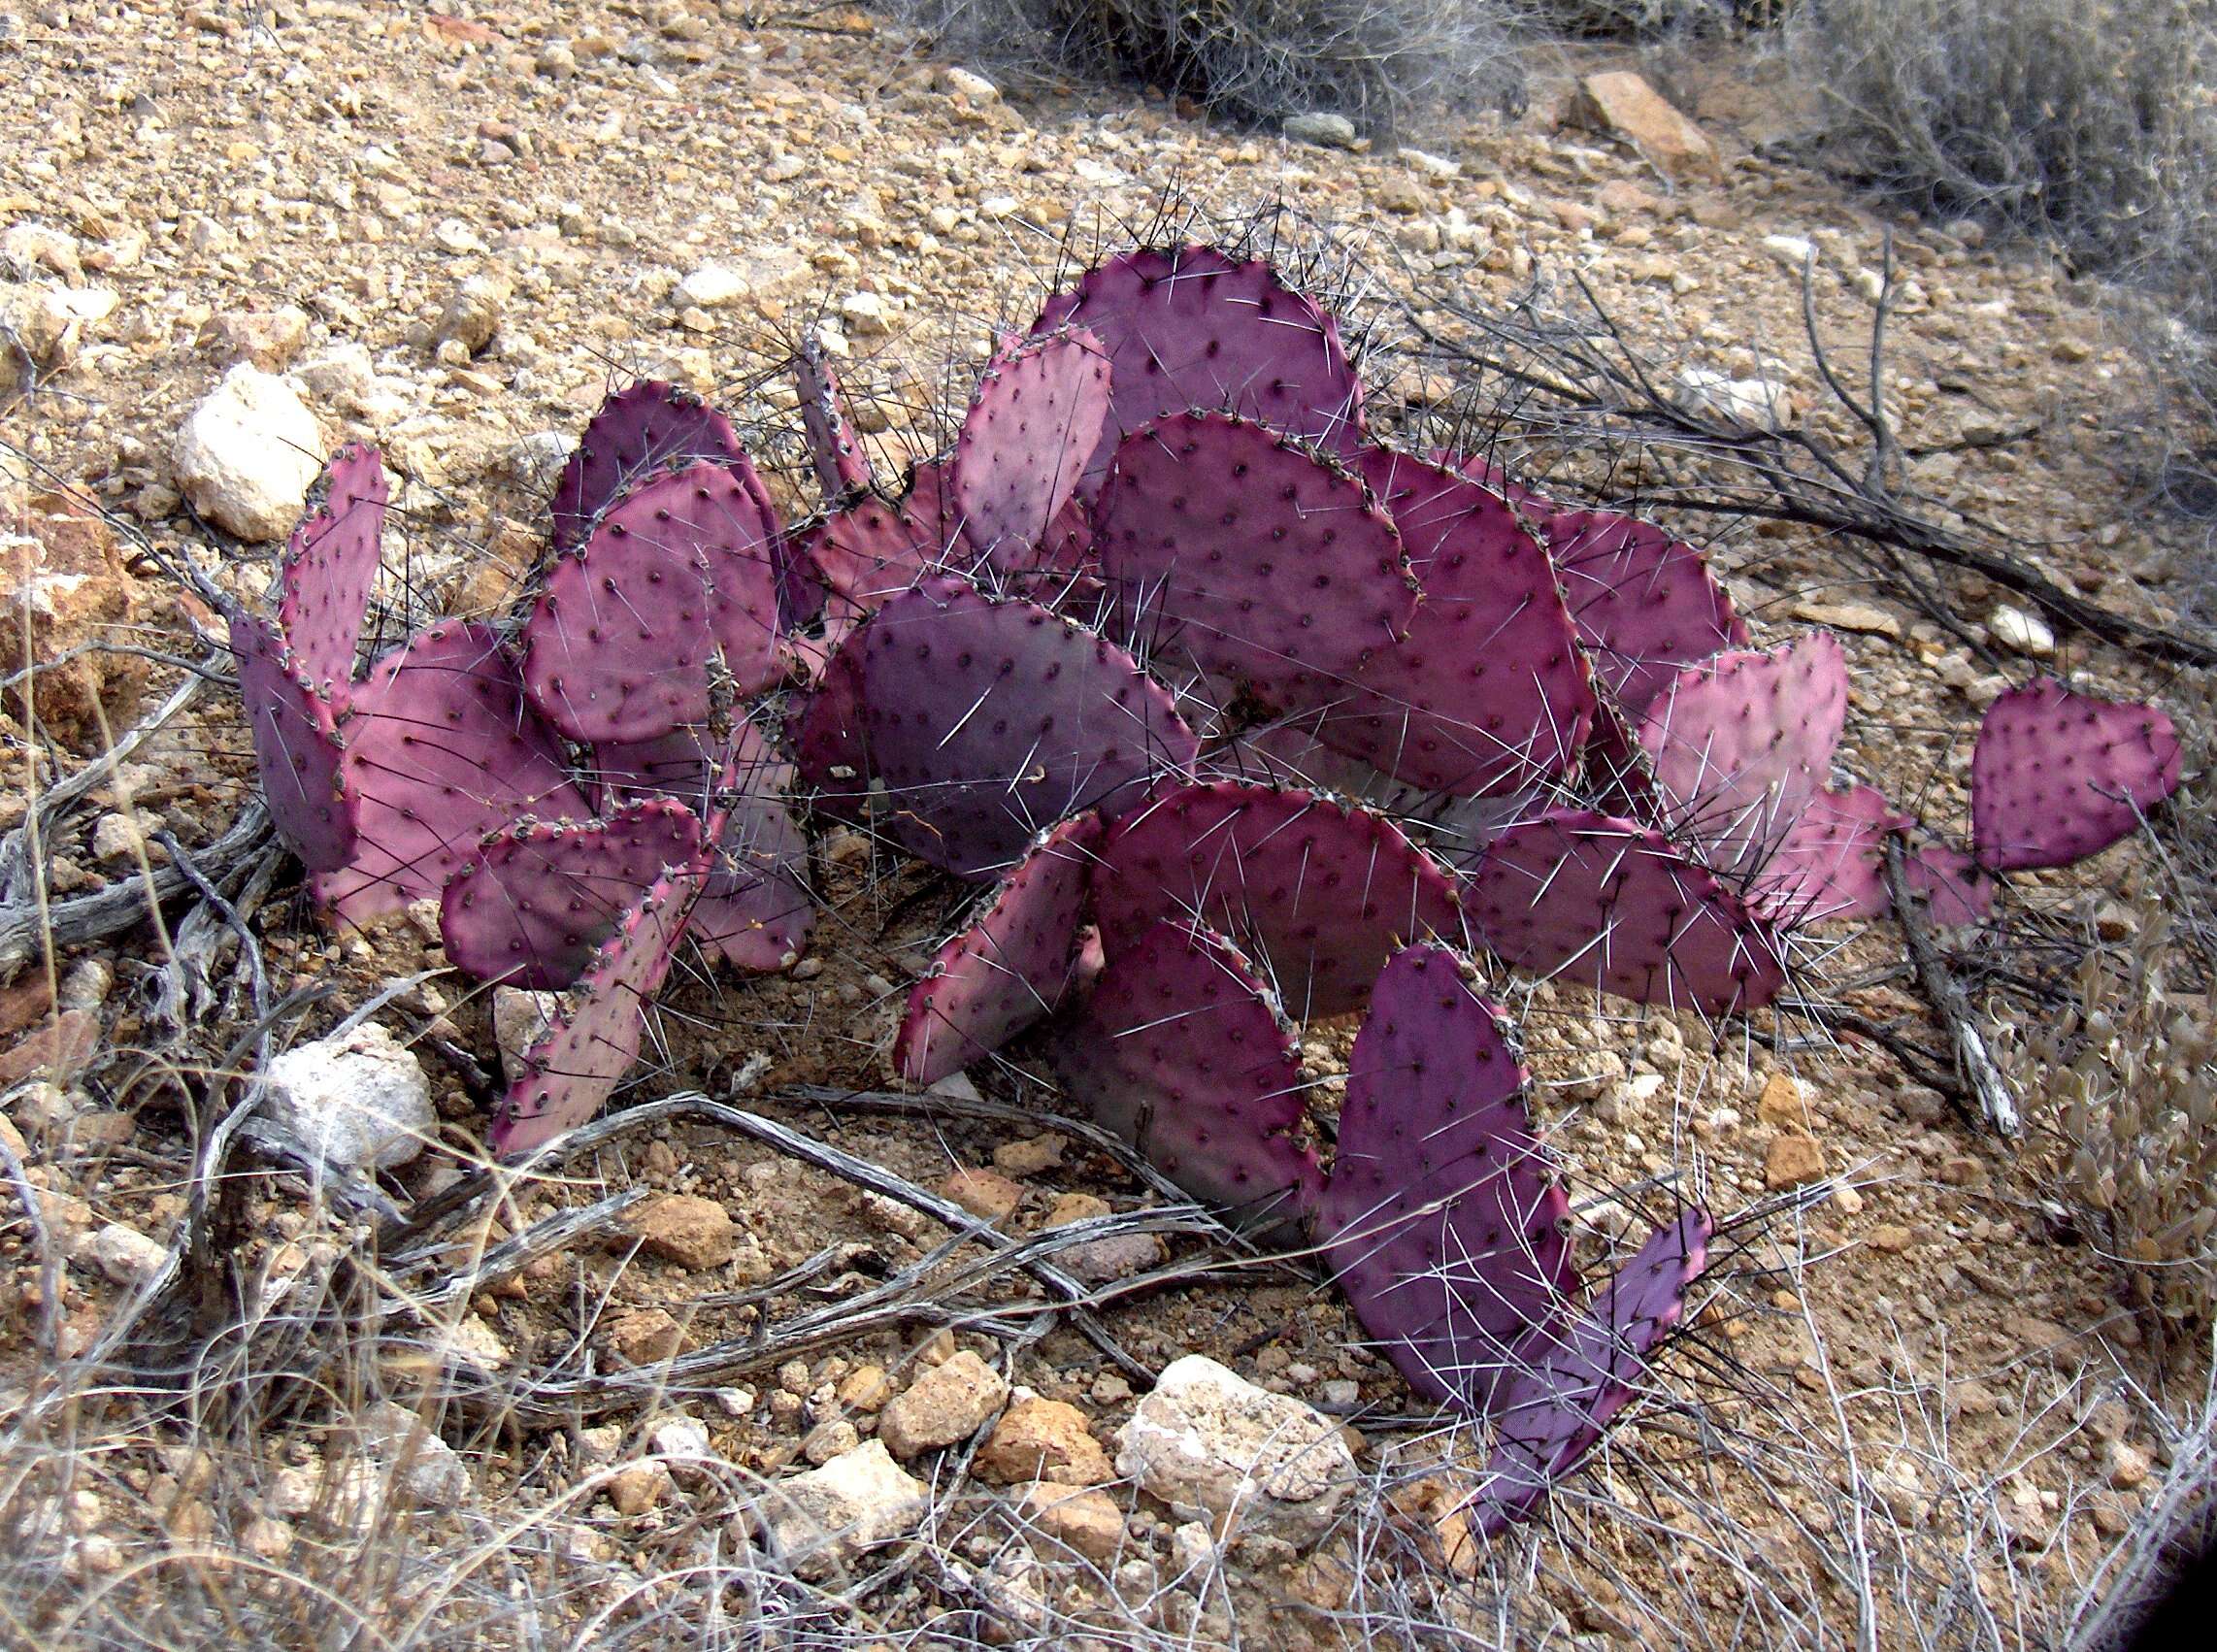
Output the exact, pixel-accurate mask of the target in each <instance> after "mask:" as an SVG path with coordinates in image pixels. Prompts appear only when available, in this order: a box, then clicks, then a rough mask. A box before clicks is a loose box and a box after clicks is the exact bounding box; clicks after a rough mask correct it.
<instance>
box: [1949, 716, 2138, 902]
mask: <svg viewBox="0 0 2217 1652" xmlns="http://www.w3.org/2000/svg"><path fill="white" fill-rule="evenodd" d="M2178 777H2179V744H2178V731H2177V729H2176V728H2174V727H2173V726H2172V724H2171V720H2170V718H2169V717H2168V716H2167V715H2166V714H2165V713H2164V712H2162V711H2161V710H2157V709H2156V708H2155V707H2153V706H2144V705H2139V704H2135V703H2120V702H2118V701H2114V700H2098V699H2096V698H2095V697H2094V696H2092V695H2089V694H2074V693H2072V692H2071V691H2070V690H2069V689H2068V688H2066V687H2065V686H2064V685H2063V684H2062V683H2060V682H2058V681H2056V680H2055V679H2054V678H2053V677H2042V678H2040V679H2039V680H2037V681H2035V682H2029V683H2027V684H2026V685H2025V686H2024V687H2022V688H2012V689H2010V690H2009V691H2008V692H2007V693H2006V694H2003V695H2002V697H2001V698H2000V699H1998V700H1996V701H1995V702H1994V704H1993V705H1992V706H1990V707H1988V708H1987V710H1986V720H1985V721H1984V722H1982V723H1981V724H1980V725H1979V728H1978V743H1977V744H1976V745H1975V746H1974V747H1973V748H1972V749H1971V754H1970V827H1971V838H1972V843H1973V846H1974V847H1975V849H1976V851H1977V855H1978V859H1979V860H1980V862H1982V863H1983V864H1984V865H1985V866H1987V867H1988V868H1990V869H1991V870H1993V871H1995V872H2029V871H2033V870H2035V869H2037V868H2040V867H2049V866H2068V865H2069V864H2070V863H2071V862H2072V861H2075V860H2084V859H2085V858H2086V857H2087V856H2088V855H2094V854H2100V853H2101V851H2102V850H2103V849H2105V848H2107V847H2108V846H2109V845H2110V844H2111V843H2116V842H2117V841H2118V840H2119V839H2122V838H2126V837H2129V836H2131V835H2132V834H2133V833H2134V831H2136V830H2138V828H2139V824H2140V820H2141V818H2142V817H2143V816H2144V815H2145V814H2146V813H2147V811H2148V810H2149V809H2153V808H2155V806H2156V805H2157V804H2159V803H2161V802H2163V800H2164V799H2165V798H2167V797H2168V796H2170V794H2171V793H2172V792H2173V791H2175V790H2177V789H2178Z"/></svg>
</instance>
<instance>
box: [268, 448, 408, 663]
mask: <svg viewBox="0 0 2217 1652" xmlns="http://www.w3.org/2000/svg"><path fill="white" fill-rule="evenodd" d="M309 497H310V499H311V501H312V502H313V503H312V506H311V509H310V510H309V512H308V514H307V515H306V516H304V517H302V518H301V521H300V525H299V526H298V527H296V528H294V529H293V530H292V539H291V541H290V543H288V544H287V545H286V546H285V552H284V569H283V578H282V583H283V594H282V595H281V597H280V598H279V599H278V628H279V630H280V631H281V633H282V635H283V637H284V642H285V646H286V647H287V648H289V649H291V650H292V658H293V664H294V666H295V667H296V668H297V669H298V670H299V672H300V675H301V677H303V678H304V679H305V680H307V681H308V682H310V683H312V684H314V686H315V687H317V688H321V689H323V690H324V691H325V692H326V693H330V692H334V691H337V692H338V693H340V694H342V695H343V694H344V692H345V690H346V688H347V685H348V684H350V683H351V682H352V681H353V680H354V650H355V648H356V646H357V645H358V644H360V643H361V640H362V617H363V615H364V614H365V613H367V612H368V611H369V606H370V592H371V591H372V589H374V588H375V586H376V585H377V582H378V567H379V559H380V557H381V554H382V550H383V542H384V525H385V503H386V500H387V498H388V497H389V489H388V484H387V483H386V480H385V467H384V461H383V459H382V458H381V457H380V456H379V453H378V450H377V449H376V448H375V447H372V446H366V445H364V444H360V443H355V444H350V445H348V446H345V447H342V448H340V449H339V451H338V452H337V453H336V454H334V455H333V456H332V459H331V462H330V463H329V464H328V465H326V466H324V467H323V474H322V475H321V476H320V477H318V478H317V479H316V483H315V486H314V488H313V489H311V490H310V494H309Z"/></svg>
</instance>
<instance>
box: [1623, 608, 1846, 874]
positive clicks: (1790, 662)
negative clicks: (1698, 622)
mask: <svg viewBox="0 0 2217 1652" xmlns="http://www.w3.org/2000/svg"><path fill="white" fill-rule="evenodd" d="M1846 718H1847V656H1846V655H1845V654H1844V653H1842V652H1841V650H1840V645H1839V640H1838V639H1837V638H1836V637H1835V636H1833V634H1832V633H1831V632H1829V631H1812V632H1810V633H1808V634H1807V635H1806V636H1803V637H1799V638H1796V639H1795V640H1794V641H1793V642H1790V643H1782V644H1779V645H1778V646H1777V647H1775V648H1772V649H1770V650H1769V651H1768V652H1764V653H1757V652H1752V651H1748V650H1741V649H1734V650H1730V651H1727V652H1725V653H1721V654H1718V655H1716V656H1714V657H1713V658H1711V659H1708V660H1704V662H1703V663H1702V664H1700V665H1698V666H1694V667H1691V668H1689V669H1688V670H1685V671H1682V672H1680V673H1678V674H1677V675H1676V676H1675V677H1671V680H1670V681H1669V682H1668V683H1666V684H1665V685H1664V686H1663V687H1662V688H1661V689H1659V690H1658V691H1657V692H1656V694H1655V696H1654V698H1653V699H1651V700H1650V701H1649V702H1648V704H1647V708H1646V710H1645V711H1644V712H1642V713H1641V716H1640V721H1639V729H1638V735H1639V743H1640V745H1641V747H1642V748H1643V749H1644V750H1645V751H1646V752H1647V755H1648V759H1649V761H1650V763H1651V764H1652V766H1653V767H1652V773H1653V775H1654V779H1655V786H1656V791H1657V799H1656V801H1657V804H1658V806H1659V807H1660V809H1661V814H1662V818H1663V820H1664V821H1665V823H1666V824H1667V825H1669V826H1670V828H1671V836H1672V837H1674V838H1676V839H1678V840H1680V841H1681V842H1691V843H1696V844H1698V845H1700V847H1701V850H1702V855H1703V858H1704V860H1705V861H1707V863H1708V864H1709V865H1710V866H1712V867H1714V868H1716V869H1717V871H1719V872H1721V873H1723V874H1725V875H1726V876H1733V877H1741V876H1754V875H1755V874H1756V873H1758V872H1760V871H1761V870H1762V869H1763V867H1764V866H1765V864H1766V863H1768V862H1769V861H1770V858H1771V856H1772V855H1773V854H1774V853H1775V852H1776V851H1777V849H1778V847H1779V845H1780V844H1781V843H1784V842H1785V841H1786V839H1787V838H1788V837H1789V836H1790V835H1791V834H1792V832H1793V830H1794V828H1795V826H1796V825H1797V824H1798V823H1799V822H1800V820H1801V818H1802V815H1803V812H1804V811H1805V810H1806V809H1808V807H1809V805H1810V803H1811V802H1812V801H1813V800H1814V799H1815V798H1816V797H1817V795H1818V794H1819V793H1821V792H1822V791H1823V790H1824V788H1825V783H1826V781H1827V780H1828V779H1829V778H1830V776H1831V775H1832V759H1833V753H1834V752H1835V751H1836V750H1837V749H1838V746H1839V737H1840V731H1841V730H1842V729H1843V728H1844V727H1845V726H1846Z"/></svg>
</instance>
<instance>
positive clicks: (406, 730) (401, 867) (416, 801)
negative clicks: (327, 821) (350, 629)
mask: <svg viewBox="0 0 2217 1652" xmlns="http://www.w3.org/2000/svg"><path fill="white" fill-rule="evenodd" d="M342 734H343V736H344V739H345V742H346V748H347V750H346V757H345V759H344V761H343V762H342V763H341V765H340V776H341V782H342V783H343V784H344V785H345V787H346V788H347V793H348V795H349V796H351V797H353V798H354V799H356V800H357V804H356V808H357V816H356V824H357V833H358V838H357V842H356V843H355V845H354V853H353V856H352V857H351V859H350V860H349V861H348V862H347V865H346V866H345V867H344V868H342V869H340V870H338V871H336V872H332V873H328V874H324V875H322V876H318V877H317V878H316V880H315V895H316V899H317V900H319V901H321V902H322V903H323V904H324V905H325V906H327V907H329V908H330V909H333V910H334V911H336V912H337V913H338V914H339V915H340V916H341V917H344V918H347V919H349V920H352V921H356V922H358V921H360V920H361V919H363V918H367V917H372V916H374V915H376V914H377V913H379V912H384V911H392V910H395V909H398V908H401V907H404V906H406V905H407V904H408V903H409V902H411V901H416V900H421V899H423V898H425V897H427V896H432V895H436V894H438V893H439V891H440V890H441V889H442V888H443V887H445V885H446V882H447V878H449V877H451V876H453V875H454V874H455V872H456V871H457V870H458V869H459V868H460V867H461V866H462V865H463V864H464V863H465V862H466V861H469V860H471V859H472V858H474V856H475V853H476V850H477V846H478V843H480V840H482V839H483V838H484V836H485V835H486V834H487V833H488V832H495V831H498V830H499V829H500V828H501V827H503V826H506V825H507V824H509V823H510V822H511V821H513V820H515V819H516V818H517V817H519V816H521V815H525V814H531V815H536V816H538V817H539V818H540V819H543V820H546V819H570V820H581V819H583V818H585V817H586V816H587V815H588V814H590V813H591V812H592V811H591V809H589V808H588V807H587V805H586V803H585V799H584V795H583V794H582V793H581V792H579V790H578V788H577V787H576V786H575V785H573V784H572V783H571V781H570V774H569V766H568V762H567V759H566V757H565V755H564V752H563V749H562V743H561V741H560V740H559V739H558V738H557V737H556V735H555V733H554V731H553V730H552V729H550V728H548V727H547V726H546V723H545V722H543V721H542V720H541V719H540V717H539V715H538V713H537V712H535V711H533V710H532V709H531V707H530V706H529V704H527V703H526V701H525V699H524V696H523V684H522V681H521V679H520V677H519V675H518V673H517V671H516V666H515V661H514V660H513V658H512V657H511V656H510V655H509V653H508V651H507V650H506V649H505V648H504V647H503V646H502V645H501V641H500V638H499V637H498V636H496V635H495V634H494V633H493V631H492V630H491V628H490V627H488V626H484V625H480V624H470V623H463V622H459V621H451V620H450V621H448V622H447V623H445V624H443V625H437V626H434V627H432V628H431V629H430V630H428V631H423V632H418V633H417V634H416V635H415V636H414V637H413V638H411V639H410V640H409V641H408V642H407V643H406V644H403V645H402V646H400V647H398V648H395V649H393V650H392V651H391V652H390V653H388V654H385V655H384V656H383V657H382V658H381V659H379V660H378V661H377V662H376V663H375V664H374V665H372V666H371V668H370V672H369V675H368V676H367V677H364V678H363V679H362V681H361V682H360V684H358V685H357V686H356V687H355V689H354V691H353V693H352V694H351V695H350V696H349V698H348V704H347V717H346V721H345V723H344V725H343V728H342Z"/></svg>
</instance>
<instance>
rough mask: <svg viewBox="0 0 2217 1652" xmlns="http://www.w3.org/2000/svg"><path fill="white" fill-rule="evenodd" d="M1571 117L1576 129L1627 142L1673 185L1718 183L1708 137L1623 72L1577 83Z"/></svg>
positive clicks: (1719, 170)
mask: <svg viewBox="0 0 2217 1652" xmlns="http://www.w3.org/2000/svg"><path fill="white" fill-rule="evenodd" d="M1571 116H1572V119H1573V120H1575V121H1577V122H1578V123H1579V124H1580V125H1583V126H1588V127H1591V128H1593V129H1594V130H1596V131H1600V132H1606V133H1608V134H1609V135H1610V136H1611V137H1614V138H1620V139H1622V140H1623V141H1624V142H1625V143H1628V144H1630V145H1631V146H1632V147H1633V148H1634V149H1638V151H1639V152H1640V154H1641V155H1642V156H1644V157H1645V158H1646V160H1647V161H1648V163H1649V164H1650V165H1652V166H1653V167H1654V168H1655V169H1656V171H1658V172H1660V173H1662V174H1663V175H1664V177H1666V178H1669V179H1671V180H1672V181H1674V182H1681V183H1682V182H1688V181H1689V180H1693V179H1707V180H1709V181H1710V182H1723V181H1724V162H1723V160H1722V158H1721V157H1719V155H1718V154H1717V147H1716V145H1715V144H1714V143H1712V142H1711V141H1710V139H1709V136H1708V134H1707V133H1706V132H1704V131H1703V130H1702V129H1701V128H1700V127H1699V126H1697V125H1695V124H1694V123H1693V121H1691V120H1689V119H1688V118H1687V117H1686V116H1684V115H1682V114H1680V113H1679V112H1678V110H1677V109H1675V108H1674V107H1672V106H1671V104H1670V103H1669V102H1667V101H1666V100H1665V99H1664V97H1663V95H1662V94H1661V93H1660V92H1658V91H1657V90H1656V89H1655V88H1654V87H1653V86H1651V85H1649V84H1648V83H1647V82H1646V81H1645V80H1644V79H1643V78H1642V77H1640V76H1638V75H1636V74H1634V73H1633V72H1632V71H1630V70H1629V69H1618V70H1612V71H1610V72H1608V73H1606V74H1601V75H1588V76H1587V77H1586V78H1585V79H1584V80H1582V81H1580V82H1579V83H1578V95H1577V98H1576V100H1575V101H1574V102H1573V103H1572V109H1571Z"/></svg>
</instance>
